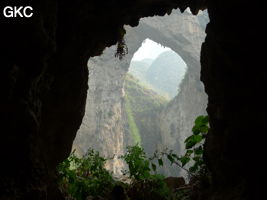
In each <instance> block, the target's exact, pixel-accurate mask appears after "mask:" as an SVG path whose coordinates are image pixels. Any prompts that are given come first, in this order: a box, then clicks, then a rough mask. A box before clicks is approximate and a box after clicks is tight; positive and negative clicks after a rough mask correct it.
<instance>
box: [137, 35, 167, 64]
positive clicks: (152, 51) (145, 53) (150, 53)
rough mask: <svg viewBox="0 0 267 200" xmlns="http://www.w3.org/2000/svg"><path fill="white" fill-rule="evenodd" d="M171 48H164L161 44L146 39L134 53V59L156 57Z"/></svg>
mask: <svg viewBox="0 0 267 200" xmlns="http://www.w3.org/2000/svg"><path fill="white" fill-rule="evenodd" d="M169 50H171V49H170V48H164V47H163V46H161V45H160V44H158V43H156V42H154V41H152V40H150V39H146V40H145V41H144V42H143V44H142V46H141V47H140V48H139V49H138V51H137V52H136V53H135V54H134V56H133V60H143V59H144V58H151V59H155V58H156V57H157V56H158V55H159V54H161V53H162V52H164V51H169Z"/></svg>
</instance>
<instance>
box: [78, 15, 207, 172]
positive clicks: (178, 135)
mask: <svg viewBox="0 0 267 200" xmlns="http://www.w3.org/2000/svg"><path fill="white" fill-rule="evenodd" d="M205 17H206V14H203V13H202V14H201V15H200V16H197V17H196V16H193V15H191V14H190V13H189V12H185V13H184V14H181V13H180V12H179V11H178V10H174V11H173V12H172V14H171V15H166V16H164V17H148V18H144V19H141V20H140V24H139V26H138V27H136V28H131V27H128V26H126V27H125V28H126V36H125V41H126V44H127V47H128V54H127V55H126V56H125V57H124V58H123V60H119V59H118V58H115V57H114V54H115V51H116V47H115V46H113V47H111V48H108V49H106V50H105V51H104V53H103V55H101V56H99V57H94V58H92V59H90V60H89V62H88V67H89V90H88V97H87V106H86V114H85V116H84V119H83V123H82V125H81V127H80V129H79V131H78V134H77V137H76V140H75V142H74V148H76V149H78V150H79V151H80V152H81V153H84V152H85V151H86V150H87V148H88V147H93V148H95V149H97V150H99V151H100V152H101V153H103V154H105V155H106V156H112V155H113V154H121V153H123V151H124V147H125V145H127V141H128V139H127V138H128V136H127V133H128V130H127V123H126V121H127V120H125V118H124V110H123V82H124V78H125V74H126V73H127V71H128V68H129V65H130V61H131V59H132V57H133V54H134V53H135V52H136V51H137V50H138V48H139V47H140V46H141V44H142V42H143V41H144V40H145V39H146V38H150V39H152V40H154V41H155V42H158V43H160V44H162V45H163V46H168V47H170V48H171V49H172V50H173V51H175V52H177V53H178V54H179V55H180V56H181V57H182V58H183V60H184V61H185V62H186V64H187V66H188V71H187V73H186V75H185V78H184V81H183V82H182V85H181V86H180V88H181V91H180V93H179V95H178V96H177V97H175V98H174V99H173V100H172V101H171V102H170V103H169V105H168V106H167V108H166V110H164V111H162V112H161V113H159V114H158V115H159V129H160V133H159V135H160V137H161V140H160V141H159V140H158V139H156V140H154V139H153V137H146V135H143V138H145V140H146V141H144V143H146V144H149V143H151V144H153V146H154V147H155V149H150V150H149V151H153V150H156V149H157V148H161V147H165V146H166V147H169V148H170V149H177V148H179V151H180V149H181V148H182V147H181V143H182V142H183V139H184V138H185V137H186V136H188V135H189V134H190V133H191V128H192V124H193V121H194V119H195V117H196V116H198V115H200V114H204V113H205V108H206V104H207V97H206V95H205V93H204V87H203V84H202V83H201V82H200V62H199V54H200V45H201V42H202V41H203V40H204V36H205V35H204V29H203V27H202V25H201V23H200V22H199V18H200V19H202V18H203V19H202V21H203V20H204V21H205ZM174 24H175V25H174ZM157 129H158V128H157ZM142 134H145V133H141V136H142ZM149 146H151V145H149ZM144 148H145V149H146V146H144ZM115 160H116V159H115ZM115 162H116V163H115V164H113V163H109V168H110V169H112V170H113V171H114V172H119V171H120V170H119V169H120V168H121V167H122V163H120V162H119V161H118V160H116V161H115ZM166 173H168V171H166ZM170 173H172V172H170Z"/></svg>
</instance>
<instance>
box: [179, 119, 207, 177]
mask: <svg viewBox="0 0 267 200" xmlns="http://www.w3.org/2000/svg"><path fill="white" fill-rule="evenodd" d="M208 131H209V118H208V116H199V117H197V118H196V120H195V125H194V127H193V128H192V132H193V135H191V136H189V137H188V138H186V140H185V144H186V149H187V151H186V153H185V155H184V156H183V157H181V162H182V165H183V166H185V165H186V164H187V163H189V162H190V161H191V160H192V161H193V163H194V164H193V166H191V167H190V168H189V171H190V172H192V173H199V172H200V170H202V169H203V168H204V167H205V164H204V161H203V149H204V148H203V142H204V140H205V138H206V135H207V133H208Z"/></svg>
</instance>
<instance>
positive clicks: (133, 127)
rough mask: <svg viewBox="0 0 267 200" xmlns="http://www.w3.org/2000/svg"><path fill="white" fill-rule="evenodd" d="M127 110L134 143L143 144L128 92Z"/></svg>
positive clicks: (126, 99) (126, 97) (126, 98)
mask: <svg viewBox="0 0 267 200" xmlns="http://www.w3.org/2000/svg"><path fill="white" fill-rule="evenodd" d="M125 110H126V113H127V119H128V124H129V128H130V134H131V136H132V139H133V141H134V143H136V144H138V145H141V136H140V133H139V129H138V127H137V125H136V123H135V119H134V115H133V111H132V107H131V104H130V102H129V100H128V95H127V94H126V95H125Z"/></svg>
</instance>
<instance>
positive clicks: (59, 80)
mask: <svg viewBox="0 0 267 200" xmlns="http://www.w3.org/2000/svg"><path fill="white" fill-rule="evenodd" d="M8 3H9V2H8ZM24 3H25V4H28V5H32V6H33V7H34V8H35V14H34V17H33V18H30V19H25V20H22V19H4V18H3V17H2V16H1V20H0V26H1V37H0V42H1V50H2V53H1V55H0V58H1V68H0V74H1V79H0V91H1V99H0V110H1V120H0V121H1V147H0V150H1V152H3V154H2V158H1V161H2V164H1V170H0V173H1V174H0V177H1V178H0V188H1V199H5V200H6V199H60V197H59V196H58V195H59V193H58V192H57V189H56V186H55V181H54V179H53V174H54V170H55V167H56V165H57V164H58V163H59V162H60V161H61V160H63V159H64V158H66V157H67V156H68V154H69V152H70V150H71V146H72V141H73V139H74V137H75V134H76V131H77V130H78V128H79V126H80V124H81V121H82V117H83V114H84V109H85V100H86V93H87V92H86V91H87V78H88V70H87V67H86V63H87V60H88V58H89V57H91V56H94V55H99V54H101V52H102V50H103V49H104V48H105V47H106V46H110V45H113V44H115V43H116V41H117V40H118V39H119V38H120V37H121V35H122V33H123V29H122V26H123V24H130V25H132V26H134V25H137V24H138V21H139V19H140V18H141V17H145V16H153V15H155V14H159V15H164V14H165V13H167V12H169V11H170V10H171V9H172V8H177V7H179V8H181V9H182V10H183V9H185V8H186V7H188V6H190V7H191V9H192V10H193V11H194V13H195V11H197V10H198V9H199V8H203V7H205V6H207V7H208V10H209V16H210V20H211V22H210V24H209V25H208V28H207V39H206V42H205V44H204V45H203V47H202V53H201V65H202V80H203V82H204V84H205V89H206V91H207V93H208V95H209V105H208V113H209V115H210V121H211V133H210V134H209V137H208V140H207V144H206V152H205V153H206V161H207V163H208V166H209V168H210V169H211V171H212V174H213V179H214V183H213V188H212V190H210V192H209V196H208V197H207V198H206V199H216V200H217V199H218V200H219V199H224V200H226V199H260V197H262V195H263V193H264V190H263V186H264V184H263V183H264V182H265V180H266V170H265V169H264V167H263V166H264V165H258V164H257V163H256V164H254V163H253V164H248V163H249V161H250V158H251V156H250V155H252V157H253V159H255V160H256V161H260V160H261V159H262V158H264V157H265V149H264V147H265V145H264V143H265V142H264V140H263V139H261V138H262V136H263V131H264V130H265V124H266V106H265V104H266V97H264V95H263V93H262V91H265V90H266V88H265V85H266V84H265V82H266V80H265V79H266V75H267V74H266V70H265V66H264V65H263V62H262V58H265V52H264V51H259V49H260V47H261V46H265V44H266V39H265V38H264V37H261V36H265V35H266V31H265V30H264V29H263V28H262V19H265V18H264V17H265V15H264V13H265V11H266V6H265V4H264V3H262V2H260V1H253V2H251V1H241V0H236V1H230V0H224V1H221V0H213V1H211V0H199V1H198V0H191V1H182V0H181V1H171V0H169V1H168V0H157V1H148V0H147V1H138V0H136V1H127V0H125V1H121V0H114V1H104V2H103V1H93V0H91V1H89V0H88V1H85V0H78V1H61V0H58V1H54V0H53V1H52V0H47V1H33V0H32V1H30V0H28V1H26V0H25V1H24ZM14 4H15V1H14ZM17 4H18V5H20V4H21V2H20V1H17ZM6 5H7V1H4V0H3V1H1V9H2V8H3V6H6ZM177 23H178V22H177ZM176 26H177V27H178V25H176ZM92 27H93V28H92ZM252 67H253V69H254V71H253V73H254V76H252V74H253V73H252V71H251V69H252ZM247 80H250V84H244V83H246V81H247ZM248 157H249V159H248ZM252 172H258V173H257V174H254V173H252Z"/></svg>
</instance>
